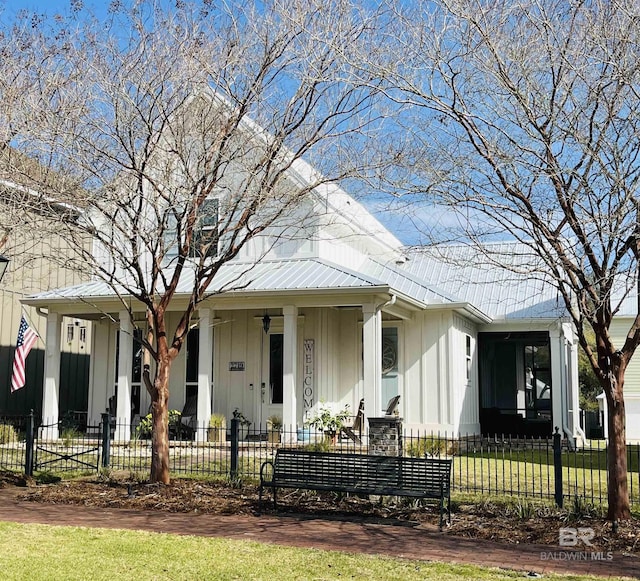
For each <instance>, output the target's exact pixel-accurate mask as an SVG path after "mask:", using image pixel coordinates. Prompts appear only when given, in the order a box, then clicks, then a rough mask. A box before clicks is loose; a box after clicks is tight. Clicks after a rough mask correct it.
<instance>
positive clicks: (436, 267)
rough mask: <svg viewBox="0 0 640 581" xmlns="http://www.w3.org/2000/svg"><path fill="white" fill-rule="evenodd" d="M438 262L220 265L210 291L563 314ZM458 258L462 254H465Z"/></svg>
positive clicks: (103, 287) (507, 285)
mask: <svg viewBox="0 0 640 581" xmlns="http://www.w3.org/2000/svg"><path fill="white" fill-rule="evenodd" d="M453 252H454V254H455V260H452V261H449V260H447V261H445V260H443V259H442V257H441V255H440V256H438V255H436V253H432V252H429V251H428V250H427V249H414V250H413V251H411V252H409V257H410V260H409V261H408V262H406V263H405V264H401V265H398V264H395V263H382V262H379V261H377V260H375V259H368V260H366V261H365V262H364V264H363V265H361V267H360V268H359V269H358V270H354V269H349V268H346V267H343V266H340V265H337V264H334V263H332V262H329V261H326V260H323V259H320V258H298V259H281V260H264V261H261V262H258V263H255V264H251V263H243V262H232V263H227V264H225V265H223V266H222V268H221V269H220V271H219V273H218V275H217V276H216V277H215V279H214V281H213V284H212V286H211V287H210V292H212V293H216V292H222V291H224V292H229V293H251V292H270V291H272V292H305V291H322V290H340V289H354V290H357V289H361V290H363V291H366V290H373V289H381V288H382V289H385V290H387V291H388V292H390V293H392V294H396V295H400V296H401V297H403V298H405V299H408V300H410V301H411V302H413V303H414V304H415V305H417V306H418V307H422V308H425V309H428V308H429V307H430V306H446V305H451V306H452V307H453V308H462V309H463V310H465V311H467V312H468V313H469V314H470V315H473V316H475V317H477V318H479V319H481V320H485V321H486V322H490V321H491V320H496V319H509V320H512V319H538V318H544V319H546V318H554V319H556V318H558V317H561V316H564V308H563V307H562V305H561V304H560V301H559V300H558V297H557V294H556V291H555V289H554V288H553V287H552V286H551V285H547V284H545V283H544V281H541V280H540V279H538V278H535V277H527V276H523V275H517V274H514V273H512V272H508V271H504V270H502V269H498V268H490V267H487V266H483V265H481V264H480V263H479V262H478V261H477V257H475V258H476V260H472V257H471V256H469V255H468V252H469V249H464V250H462V249H461V250H456V251H453ZM465 253H466V255H465ZM192 285H193V272H192V271H190V270H188V269H185V272H184V274H183V276H182V278H181V280H180V283H179V285H178V289H177V294H178V295H180V294H189V293H190V292H191V290H192ZM115 296H116V293H115V292H114V290H113V289H112V288H111V287H110V286H109V285H108V284H106V283H104V282H102V281H93V282H86V283H82V284H79V285H75V286H71V287H66V288H59V289H54V290H51V291H46V292H42V293H39V294H36V295H33V296H31V297H28V298H27V299H25V302H26V303H27V304H44V303H47V302H52V301H56V302H57V301H64V300H65V299H67V300H70V301H73V300H80V299H85V300H86V299H89V300H91V299H98V298H105V299H108V298H115Z"/></svg>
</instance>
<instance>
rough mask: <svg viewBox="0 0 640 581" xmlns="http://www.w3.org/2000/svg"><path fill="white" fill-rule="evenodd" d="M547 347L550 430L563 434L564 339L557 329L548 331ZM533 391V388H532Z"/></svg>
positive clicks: (565, 387)
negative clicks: (549, 385)
mask: <svg viewBox="0 0 640 581" xmlns="http://www.w3.org/2000/svg"><path fill="white" fill-rule="evenodd" d="M549 347H550V355H551V414H552V418H551V419H552V425H551V428H552V429H553V431H554V432H555V428H556V427H557V428H559V430H560V434H563V432H564V430H563V427H564V425H565V424H566V422H565V421H564V406H563V392H564V391H565V390H566V389H567V385H566V381H565V377H566V376H565V374H564V373H563V369H564V364H565V361H564V355H565V352H564V338H563V337H562V334H561V332H560V328H559V327H554V328H552V329H550V330H549ZM534 389H535V386H534Z"/></svg>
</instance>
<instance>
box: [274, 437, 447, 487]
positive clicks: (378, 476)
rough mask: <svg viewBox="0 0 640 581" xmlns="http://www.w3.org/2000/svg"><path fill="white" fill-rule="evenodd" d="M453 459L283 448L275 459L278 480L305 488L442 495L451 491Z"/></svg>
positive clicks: (275, 476) (275, 479)
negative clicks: (401, 491)
mask: <svg viewBox="0 0 640 581" xmlns="http://www.w3.org/2000/svg"><path fill="white" fill-rule="evenodd" d="M450 477H451V460H450V459H443V458H411V457H398V456H372V455H369V454H335V453H331V452H313V451H307V450H298V449H293V448H291V449H290V448H280V449H279V450H278V451H277V452H276V457H275V460H274V473H273V478H274V481H276V482H277V481H279V480H280V481H286V482H287V483H289V484H292V485H295V484H299V486H300V487H301V488H303V487H310V488H312V487H319V488H323V487H324V488H331V487H335V488H337V489H341V490H353V491H369V492H370V493H371V494H394V492H395V491H398V490H403V491H405V492H409V493H412V494H415V495H427V496H436V497H437V496H440V494H441V493H442V491H444V493H445V494H446V493H447V491H448V490H449V481H450Z"/></svg>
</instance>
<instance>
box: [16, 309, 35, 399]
mask: <svg viewBox="0 0 640 581" xmlns="http://www.w3.org/2000/svg"><path fill="white" fill-rule="evenodd" d="M37 340H38V335H37V333H36V332H35V331H34V330H33V329H32V328H31V327H29V325H28V324H27V320H26V319H25V318H24V315H23V316H22V319H21V320H20V329H18V341H17V342H16V354H15V356H14V359H13V375H12V376H11V393H13V392H14V391H17V390H18V389H20V388H21V387H24V381H25V378H24V375H25V373H24V362H25V359H26V358H27V355H29V351H31V347H33V344H34V343H35V342H36V341H37Z"/></svg>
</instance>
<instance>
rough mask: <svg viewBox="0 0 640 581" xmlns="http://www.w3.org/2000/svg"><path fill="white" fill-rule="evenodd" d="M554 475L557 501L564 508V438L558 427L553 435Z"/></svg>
mask: <svg viewBox="0 0 640 581" xmlns="http://www.w3.org/2000/svg"><path fill="white" fill-rule="evenodd" d="M553 474H554V481H555V501H556V504H557V505H558V507H559V508H562V436H561V435H560V432H559V429H558V427H557V426H556V433H555V434H553Z"/></svg>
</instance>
